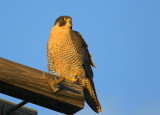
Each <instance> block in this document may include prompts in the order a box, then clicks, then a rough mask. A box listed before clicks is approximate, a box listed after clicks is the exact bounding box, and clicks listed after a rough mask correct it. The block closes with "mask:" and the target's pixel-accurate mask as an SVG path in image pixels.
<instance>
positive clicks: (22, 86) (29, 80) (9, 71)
mask: <svg viewBox="0 0 160 115" xmlns="http://www.w3.org/2000/svg"><path fill="white" fill-rule="evenodd" d="M51 76H52V77H57V76H54V75H52V74H49V73H46V72H43V71H40V70H37V69H33V68H30V67H27V66H24V65H22V64H18V63H15V62H12V61H9V60H6V59H3V58H1V57H0V93H4V94H7V95H10V96H13V97H16V98H19V99H22V100H26V101H29V102H31V103H34V104H37V105H40V106H43V107H46V108H49V109H52V110H55V111H58V112H61V113H65V114H74V113H76V112H77V111H79V110H81V109H82V108H83V107H84V98H83V97H84V96H83V89H82V86H81V85H80V84H75V83H72V82H70V81H67V80H65V81H63V83H62V89H61V90H59V91H58V92H56V93H54V92H53V91H52V90H51V88H50V87H49V85H48V84H47V81H48V79H49V78H50V77H51Z"/></svg>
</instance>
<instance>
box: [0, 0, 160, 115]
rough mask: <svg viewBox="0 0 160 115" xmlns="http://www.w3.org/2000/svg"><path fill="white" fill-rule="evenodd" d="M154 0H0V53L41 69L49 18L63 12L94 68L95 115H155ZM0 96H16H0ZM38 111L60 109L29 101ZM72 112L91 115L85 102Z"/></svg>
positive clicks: (158, 99)
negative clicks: (97, 109)
mask: <svg viewBox="0 0 160 115" xmlns="http://www.w3.org/2000/svg"><path fill="white" fill-rule="evenodd" d="M159 6H160V1H159V0H97V1H96V0H95V1H93V0H86V1H85V0H81V1H75V0H61V1H58V0H45V1H44V0H23V1H22V0H0V57H3V58H6V59H9V60H12V61H15V62H18V63H21V64H24V65H27V66H30V67H33V68H36V69H39V70H43V71H47V58H46V44H47V41H48V37H49V32H50V29H51V28H52V26H53V24H54V21H55V19H56V18H57V17H58V16H61V15H69V16H71V17H72V19H73V29H74V30H77V31H79V32H80V33H81V34H82V35H83V37H84V39H85V40H86V42H87V43H88V45H89V51H90V53H91V54H92V56H93V60H94V61H95V63H96V65H97V68H96V69H93V71H94V81H95V86H96V90H97V94H98V98H99V101H100V102H101V105H102V109H103V111H102V112H101V113H100V114H99V115H159V114H160V109H159V107H160V7H159ZM0 98H2V99H6V100H9V101H11V102H15V103H19V102H21V100H18V99H15V98H12V97H9V96H6V95H3V94H0ZM26 106H27V107H30V108H33V109H36V110H37V111H38V113H39V115H44V114H45V115H53V114H55V115H56V114H57V115H61V113H58V112H55V111H52V110H49V109H46V108H43V107H40V106H37V105H34V104H31V103H29V104H26ZM76 115H96V113H94V112H93V111H92V110H91V109H90V108H89V107H88V105H87V104H85V107H84V109H83V110H81V111H79V112H78V113H77V114H76Z"/></svg>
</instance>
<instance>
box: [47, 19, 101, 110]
mask: <svg viewBox="0 0 160 115" xmlns="http://www.w3.org/2000/svg"><path fill="white" fill-rule="evenodd" d="M47 56H48V70H49V71H51V72H52V73H58V76H60V77H62V78H64V79H70V80H72V81H73V82H79V83H81V84H82V86H83V91H84V98H85V101H86V102H87V103H88V105H89V106H90V107H91V108H92V109H93V110H94V111H95V112H97V113H99V112H100V111H101V106H100V103H99V101H98V99H97V95H96V91H95V87H94V82H93V71H92V68H91V66H93V67H95V64H94V62H93V61H92V59H91V55H90V53H89V51H88V46H87V44H86V42H85V40H84V39H83V37H82V36H81V34H80V33H79V32H77V31H74V30H72V18H71V17H69V16H60V17H58V18H57V20H56V21H55V24H54V26H53V28H52V29H51V31H50V37H49V40H48V44H47Z"/></svg>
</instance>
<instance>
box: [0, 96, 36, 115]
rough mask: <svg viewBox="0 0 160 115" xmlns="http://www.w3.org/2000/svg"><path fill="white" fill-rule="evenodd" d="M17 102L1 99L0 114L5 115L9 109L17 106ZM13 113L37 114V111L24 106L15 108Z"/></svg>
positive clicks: (21, 114) (23, 114) (15, 114)
mask: <svg viewBox="0 0 160 115" xmlns="http://www.w3.org/2000/svg"><path fill="white" fill-rule="evenodd" d="M16 105H17V104H15V103H12V102H9V101H6V100H3V99H0V115H5V114H6V113H7V112H6V111H8V110H9V109H11V108H13V107H15V106H16ZM12 115H37V111H36V110H34V109H31V108H28V107H24V106H22V107H21V108H19V109H17V110H15V111H14V112H13V113H12Z"/></svg>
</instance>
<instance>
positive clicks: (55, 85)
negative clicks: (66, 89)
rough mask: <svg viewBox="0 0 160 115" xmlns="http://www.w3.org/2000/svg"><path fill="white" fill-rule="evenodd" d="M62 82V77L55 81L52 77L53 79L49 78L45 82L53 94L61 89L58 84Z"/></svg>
mask: <svg viewBox="0 0 160 115" xmlns="http://www.w3.org/2000/svg"><path fill="white" fill-rule="evenodd" d="M63 81H64V78H63V77H61V78H60V79H57V78H56V77H54V78H53V77H50V78H49V80H48V81H47V83H48V85H49V86H50V88H51V89H52V91H53V92H54V93H55V92H57V91H59V90H60V89H61V88H62V86H61V84H60V83H61V82H63Z"/></svg>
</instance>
